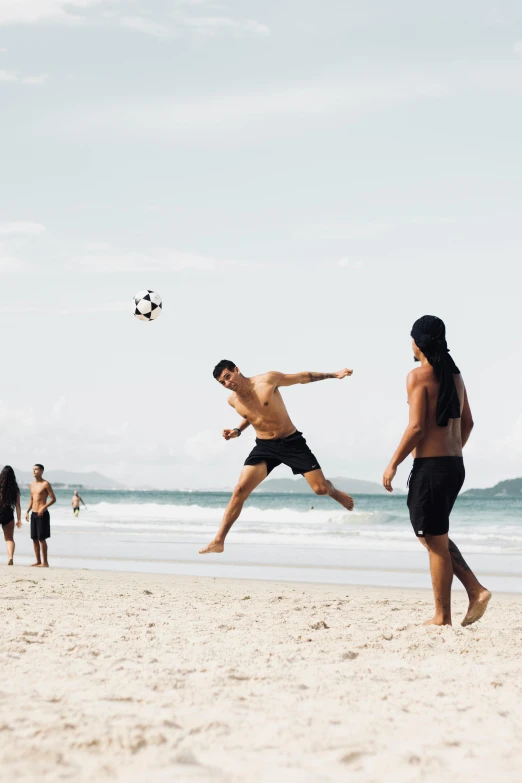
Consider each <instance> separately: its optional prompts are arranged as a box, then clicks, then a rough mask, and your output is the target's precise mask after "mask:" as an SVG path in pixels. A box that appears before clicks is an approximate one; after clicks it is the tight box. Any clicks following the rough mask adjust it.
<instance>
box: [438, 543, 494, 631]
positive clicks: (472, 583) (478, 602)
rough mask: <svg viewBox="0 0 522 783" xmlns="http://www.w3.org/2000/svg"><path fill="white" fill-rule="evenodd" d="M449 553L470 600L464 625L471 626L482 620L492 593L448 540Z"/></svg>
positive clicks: (455, 571)
mask: <svg viewBox="0 0 522 783" xmlns="http://www.w3.org/2000/svg"><path fill="white" fill-rule="evenodd" d="M448 548H449V553H450V555H451V562H452V564H453V573H454V574H455V576H456V577H457V579H458V580H459V581H460V582H462V584H463V585H464V589H465V590H466V592H467V594H468V598H469V607H468V611H467V612H466V616H465V617H464V619H463V621H462V625H471V624H472V623H476V622H477V620H480V618H481V617H482V615H483V614H484V612H485V611H486V609H487V608H488V603H489V600H490V598H491V593H490V591H489V590H488V589H487V588H486V587H484V585H481V584H480V582H479V581H478V579H477V577H476V576H475V574H474V573H473V571H472V570H471V568H470V567H469V565H468V564H467V563H466V561H465V560H464V558H463V557H462V554H461V553H460V550H459V548H458V547H457V545H456V544H454V543H453V541H452V540H451V539H449V540H448Z"/></svg>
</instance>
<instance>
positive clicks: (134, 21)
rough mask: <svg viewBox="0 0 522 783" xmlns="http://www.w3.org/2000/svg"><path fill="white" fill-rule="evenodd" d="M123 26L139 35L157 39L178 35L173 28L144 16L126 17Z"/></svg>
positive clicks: (122, 21) (122, 22)
mask: <svg viewBox="0 0 522 783" xmlns="http://www.w3.org/2000/svg"><path fill="white" fill-rule="evenodd" d="M121 26H122V27H127V28H128V29H129V30H134V31H135V32H137V33H145V35H153V36H155V37H156V38H173V37H175V36H176V35H177V32H176V30H175V29H174V28H173V27H171V26H168V25H166V24H163V23H162V22H156V21H154V20H153V19H147V18H145V17H143V16H124V17H123V19H122V20H121Z"/></svg>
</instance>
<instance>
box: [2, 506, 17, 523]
mask: <svg viewBox="0 0 522 783" xmlns="http://www.w3.org/2000/svg"><path fill="white" fill-rule="evenodd" d="M13 519H14V513H13V509H12V508H11V506H2V507H1V508H0V525H2V527H4V525H9V523H10V522H12V521H13Z"/></svg>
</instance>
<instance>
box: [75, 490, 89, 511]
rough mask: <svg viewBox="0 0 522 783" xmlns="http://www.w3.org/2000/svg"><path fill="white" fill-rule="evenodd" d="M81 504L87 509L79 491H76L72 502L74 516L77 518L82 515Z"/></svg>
mask: <svg viewBox="0 0 522 783" xmlns="http://www.w3.org/2000/svg"><path fill="white" fill-rule="evenodd" d="M80 503H81V504H82V506H83V507H84V508H87V506H86V505H85V503H84V502H83V499H82V498H81V497H80V495H79V494H78V490H77V489H75V490H74V493H73V496H72V501H71V505H72V509H73V514H74V516H75V517H78V516H79V515H80Z"/></svg>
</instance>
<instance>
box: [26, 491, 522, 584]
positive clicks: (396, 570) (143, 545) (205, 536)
mask: <svg viewBox="0 0 522 783" xmlns="http://www.w3.org/2000/svg"><path fill="white" fill-rule="evenodd" d="M56 494H57V498H58V502H57V504H56V505H55V506H53V508H52V509H51V516H52V539H51V542H50V551H51V552H52V553H53V554H54V556H55V558H58V559H59V561H60V562H59V563H57V564H60V563H61V564H64V565H65V564H67V565H71V563H72V564H75V563H76V564H80V561H81V563H82V564H86V565H89V566H92V567H102V566H103V567H111V568H114V567H117V568H120V569H123V570H126V569H129V570H158V571H167V572H172V573H201V574H207V575H226V576H235V575H240V576H258V577H264V578H293V579H303V580H304V581H308V580H323V581H347V582H350V581H352V582H353V581H354V580H355V581H358V583H363V584H379V583H382V582H383V580H384V582H385V583H394V584H395V583H397V584H399V583H400V584H402V585H408V584H410V583H415V584H419V583H420V582H422V584H423V585H428V584H429V578H427V572H426V567H427V564H426V556H425V552H424V550H423V548H422V547H421V545H420V544H419V542H418V541H417V540H416V538H415V536H414V535H413V532H412V529H411V525H410V522H409V517H408V509H407V507H406V498H405V496H404V495H401V496H399V495H397V496H394V495H391V496H381V495H358V496H355V502H356V505H355V510H354V511H353V512H351V513H350V512H347V511H345V510H344V509H343V508H341V507H340V506H339V505H338V504H337V503H335V502H334V501H332V500H331V499H330V498H324V497H316V496H314V495H298V494H275V493H262V492H256V493H254V494H253V495H252V496H251V497H250V498H249V500H248V501H247V503H246V504H245V507H244V509H243V513H242V515H241V516H240V518H239V520H238V521H237V522H236V523H235V525H234V527H233V529H232V531H231V533H230V534H229V538H228V539H227V547H226V552H225V554H224V555H219V556H216V555H214V556H207V557H201V556H199V555H198V554H197V552H198V549H199V548H201V547H202V546H204V545H205V544H206V543H208V541H209V540H210V539H211V538H212V537H213V535H214V534H215V532H216V530H217V527H218V525H219V522H220V520H221V517H222V514H223V511H224V509H225V506H226V504H227V502H228V499H229V497H230V494H229V493H225V492H196V491H194V492H181V491H179V492H159V491H143V492H131V491H128V492H118V491H110V492H107V491H101V490H98V491H89V490H85V491H82V497H83V499H84V501H85V502H86V504H87V507H88V508H87V510H85V509H83V508H82V510H81V512H80V517H79V519H75V518H74V516H73V514H72V510H71V506H70V502H71V495H72V493H71V492H70V491H64V490H58V491H57V493H56ZM22 503H23V504H25V503H26V498H25V497H23V499H22ZM312 507H313V508H312ZM24 532H25V536H27V528H24V529H23V531H22V533H21V535H19V536H18V538H19V539H23V538H24ZM451 536H452V538H453V539H454V541H455V542H456V543H457V545H458V546H459V548H460V549H461V551H462V552H463V554H464V555H465V556H466V557H467V558H468V560H469V561H470V565H472V567H475V565H476V564H478V565H479V566H480V567H481V568H482V569H483V570H485V571H486V572H487V573H489V574H491V575H493V576H495V578H497V577H502V578H503V580H504V581H503V588H502V589H506V590H517V591H518V589H519V587H520V589H521V590H522V498H520V499H518V498H514V499H511V498H500V497H498V498H490V499H482V498H481V499H478V498H471V497H461V498H459V499H458V501H457V504H456V506H455V509H454V512H453V516H452V524H451ZM29 544H30V542H29ZM20 553H22V549H21V550H20ZM23 553H24V554H27V555H28V554H29V552H28V550H27V546H26V545H25V544H24V545H23ZM359 572H361V573H362V572H364V574H366V576H364V574H363V576H362V577H361V576H358V574H359ZM386 574H388V576H386ZM398 574H399V575H401V576H400V577H397V575H398ZM421 574H422V577H421ZM506 579H507V582H506ZM379 580H380V581H379ZM397 580H398V581H397ZM419 580H420V582H419ZM509 580H511V582H510V581H509Z"/></svg>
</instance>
